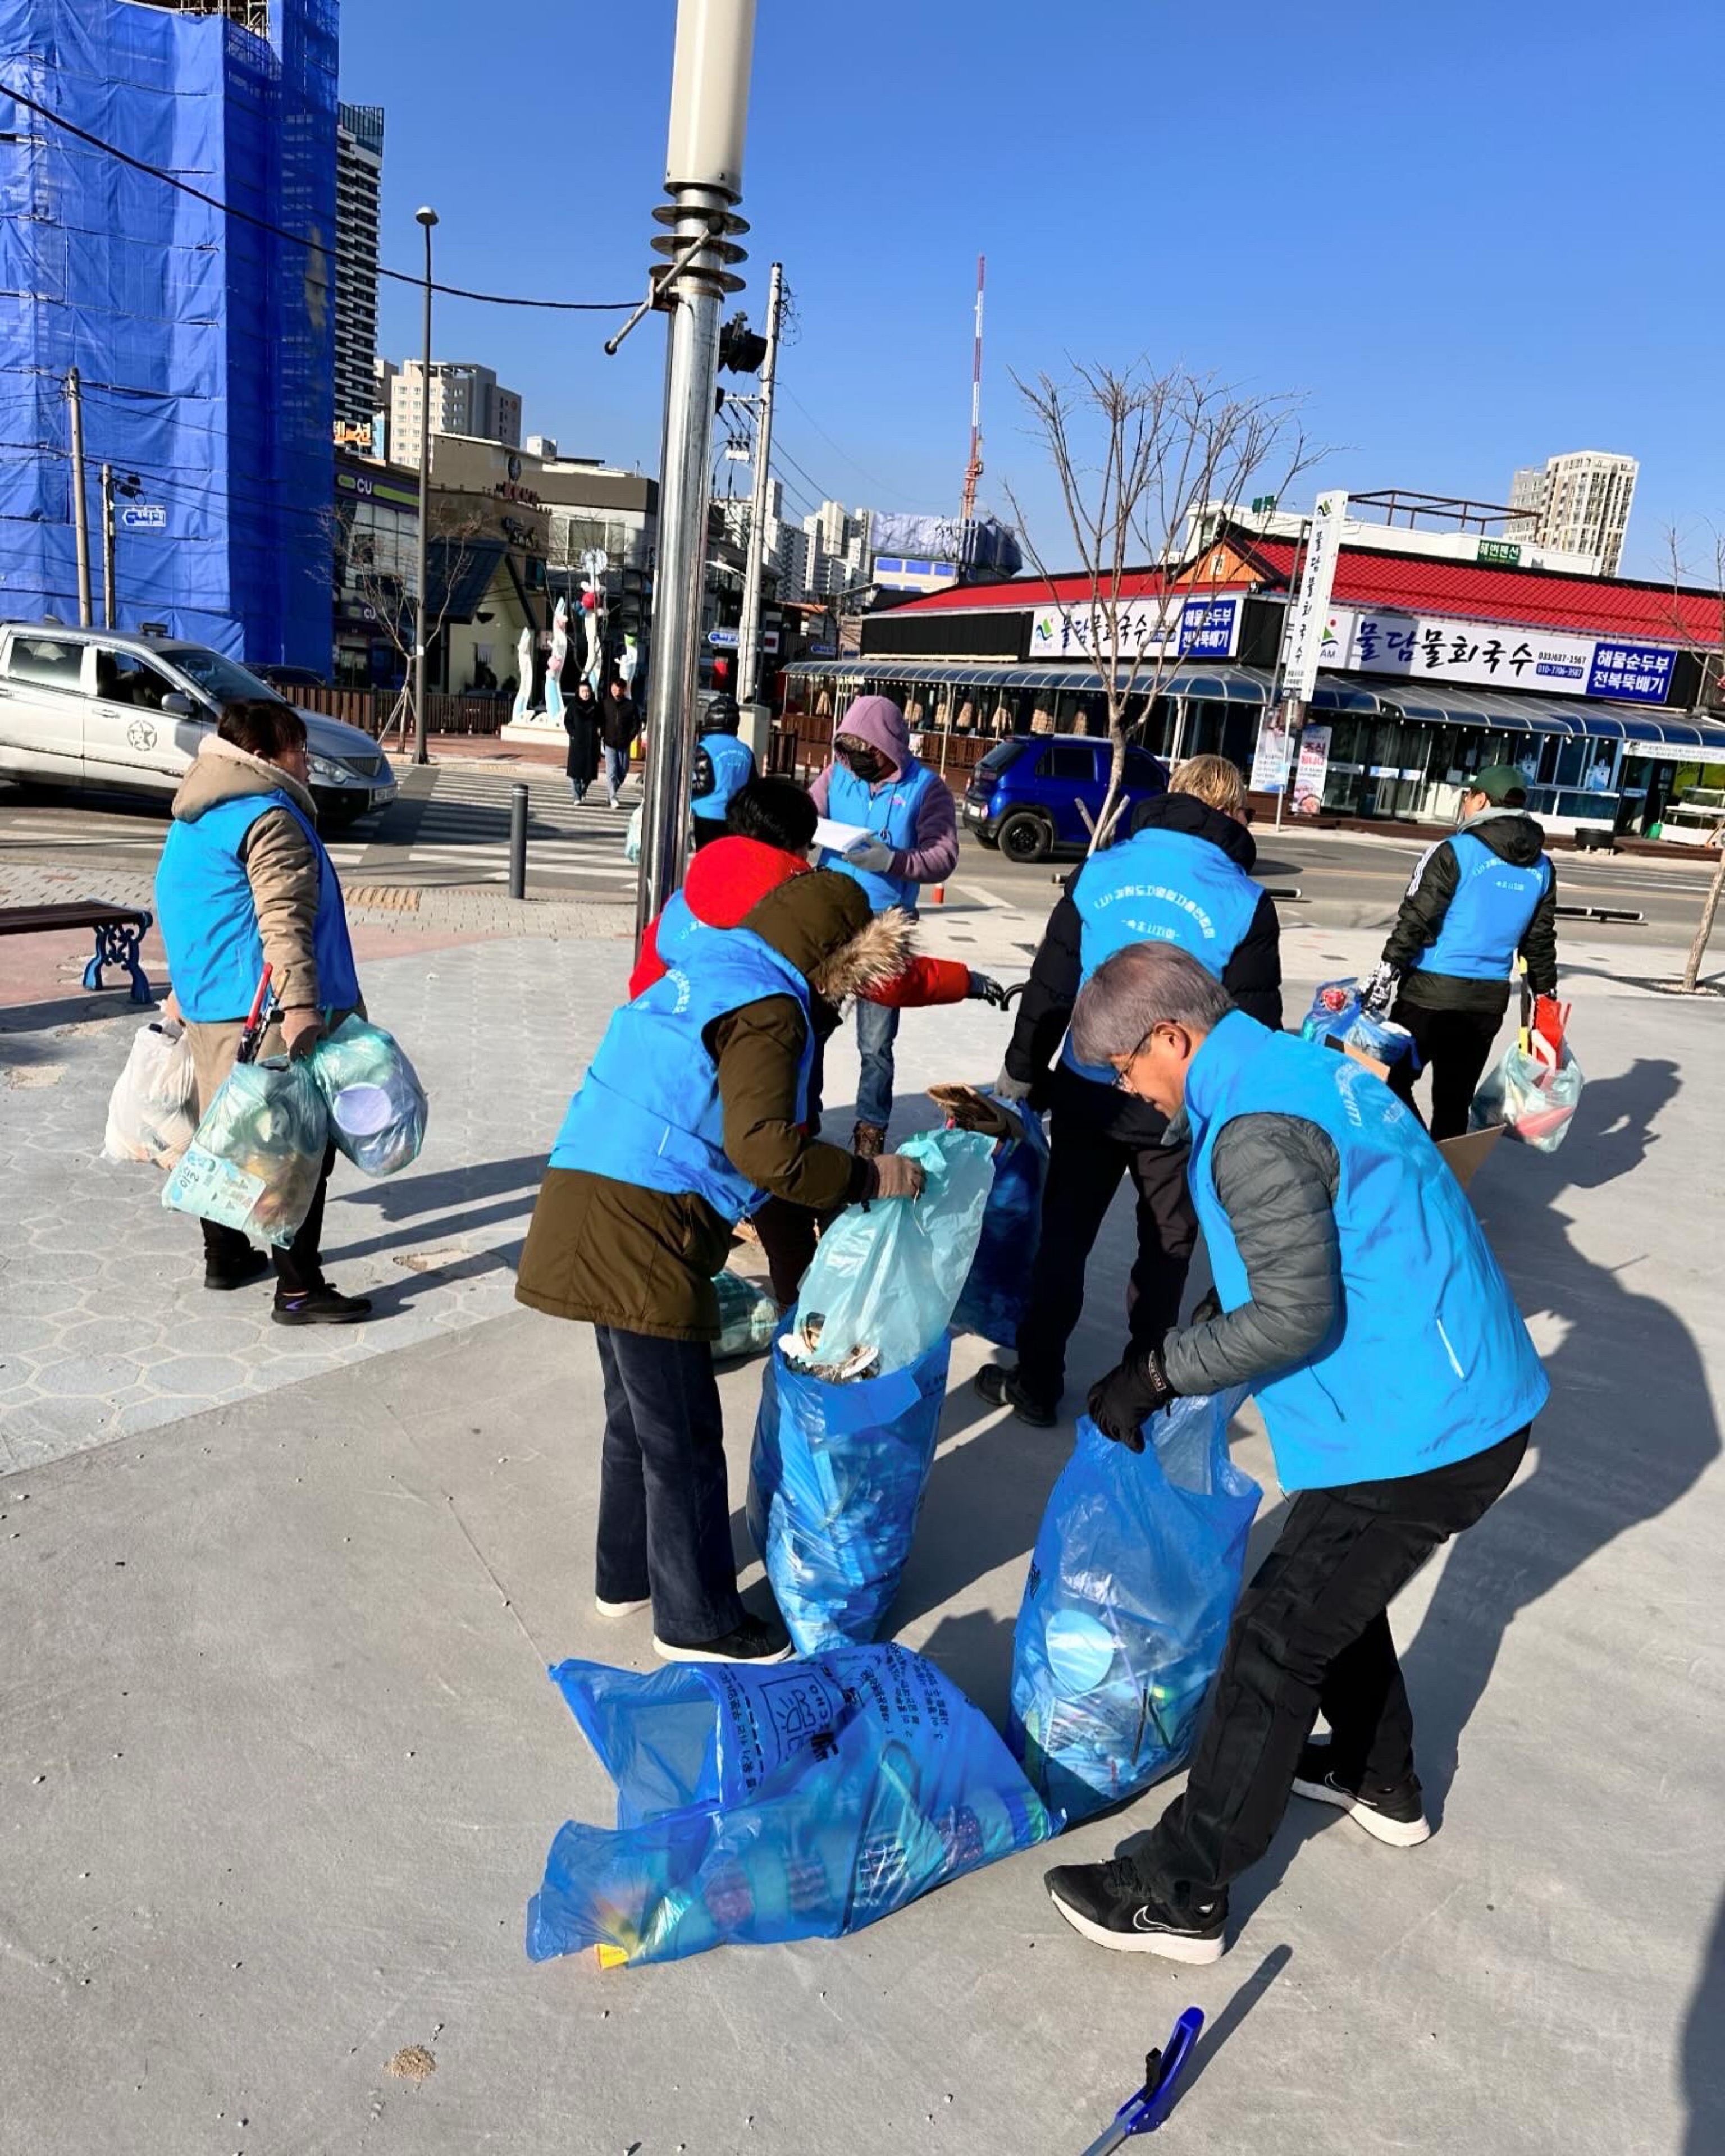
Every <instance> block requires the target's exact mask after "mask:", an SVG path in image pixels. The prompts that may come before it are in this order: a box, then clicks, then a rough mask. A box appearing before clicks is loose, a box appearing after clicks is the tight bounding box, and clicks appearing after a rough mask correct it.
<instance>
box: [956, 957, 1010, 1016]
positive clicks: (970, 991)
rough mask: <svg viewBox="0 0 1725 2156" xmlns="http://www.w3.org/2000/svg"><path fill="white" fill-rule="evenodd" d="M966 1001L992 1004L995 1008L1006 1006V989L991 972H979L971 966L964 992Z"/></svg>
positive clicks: (1001, 1008)
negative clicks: (968, 980)
mask: <svg viewBox="0 0 1725 2156" xmlns="http://www.w3.org/2000/svg"><path fill="white" fill-rule="evenodd" d="M964 998H965V1001H966V1002H967V1003H974V1004H993V1006H994V1008H995V1009H996V1010H1004V1009H1006V1008H1007V1001H1006V990H1005V989H1004V988H1002V987H1001V985H1000V983H999V981H997V980H995V979H994V978H993V975H992V974H988V973H978V972H977V970H976V969H975V968H974V967H973V968H971V973H970V986H969V987H968V988H967V989H966V990H965V992H964Z"/></svg>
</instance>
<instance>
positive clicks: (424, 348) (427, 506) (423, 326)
mask: <svg viewBox="0 0 1725 2156" xmlns="http://www.w3.org/2000/svg"><path fill="white" fill-rule="evenodd" d="M413 217H414V219H415V221H416V223H418V224H419V225H420V226H421V227H423V228H424V234H425V290H424V307H423V309H422V311H421V315H420V324H419V329H420V334H419V353H420V373H419V552H418V589H417V590H416V592H415V593H414V598H413V761H414V762H415V763H429V762H430V761H431V753H430V751H429V749H428V748H427V747H426V746H425V562H426V543H425V542H426V539H427V536H428V534H429V530H430V526H431V228H432V227H433V225H434V224H435V223H437V212H436V211H435V210H434V209H429V208H423V209H416V210H415V211H414V212H413Z"/></svg>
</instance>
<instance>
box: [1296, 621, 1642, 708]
mask: <svg viewBox="0 0 1725 2156" xmlns="http://www.w3.org/2000/svg"><path fill="white" fill-rule="evenodd" d="M1676 656H1677V654H1676V648H1675V646H1673V645H1671V644H1640V643H1635V644H1631V643H1626V642H1625V640H1624V639H1622V638H1621V637H1615V636H1568V635H1564V634H1562V633H1560V632H1558V631H1553V630H1551V629H1517V628H1516V627H1515V626H1514V624H1503V623H1498V624H1491V623H1486V622H1477V621H1456V620H1454V619H1450V618H1449V617H1447V616H1440V615H1431V614H1412V613H1392V612H1390V611H1389V610H1388V609H1385V608H1379V609H1378V611H1376V612H1371V613H1368V612H1367V611H1366V610H1365V609H1363V608H1354V607H1332V608H1330V610H1329V612H1328V613H1327V616H1326V618H1325V622H1324V633H1323V642H1322V647H1321V649H1320V652H1319V656H1318V664H1319V665H1321V666H1325V667H1329V668H1332V669H1334V670H1337V671H1338V672H1341V673H1348V674H1392V675H1405V676H1407V677H1408V678H1409V679H1410V680H1423V681H1425V680H1429V681H1459V682H1471V683H1473V684H1475V685H1478V686H1480V687H1483V688H1494V687H1495V688H1499V689H1502V688H1510V689H1532V690H1545V691H1546V692H1547V693H1548V695H1552V696H1610V697H1613V698H1615V699H1616V700H1617V701H1620V702H1623V703H1632V704H1662V703H1664V702H1665V701H1666V699H1667V698H1668V696H1670V694H1671V669H1672V666H1673V665H1674V664H1675V662H1676Z"/></svg>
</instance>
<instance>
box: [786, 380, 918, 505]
mask: <svg viewBox="0 0 1725 2156" xmlns="http://www.w3.org/2000/svg"><path fill="white" fill-rule="evenodd" d="M777 386H778V388H779V389H781V390H782V391H783V393H784V394H785V395H786V396H787V397H788V398H790V400H791V402H792V403H793V404H794V405H795V406H796V408H797V409H798V411H799V412H800V413H802V414H803V418H805V419H806V420H807V421H808V422H809V425H810V426H811V427H813V428H814V431H815V433H816V434H819V436H820V438H821V439H822V441H824V443H825V444H827V446H828V447H829V449H835V450H837V451H838V454H839V455H840V456H841V457H843V458H844V459H845V463H846V464H848V465H850V468H851V470H853V471H855V472H860V474H861V475H862V476H863V477H864V478H865V480H867V481H868V482H869V485H870V486H878V487H879V488H880V490H882V492H883V493H886V494H888V495H901V494H902V492H903V490H902V489H901V488H899V487H896V486H895V485H893V484H892V482H891V480H884V479H882V478H881V477H880V474H879V473H878V472H871V471H870V470H869V468H868V466H867V465H860V464H859V463H858V462H857V460H856V459H855V457H854V456H852V455H851V454H850V452H849V451H848V450H847V449H843V448H840V446H839V444H838V443H837V442H835V441H834V439H833V438H832V436H831V435H830V434H829V433H828V432H827V430H826V429H825V428H824V427H823V426H822V424H821V423H820V422H819V419H817V418H815V416H814V413H812V412H811V411H810V410H809V407H808V406H807V405H806V404H805V403H803V400H802V398H800V397H799V396H798V394H797V393H796V391H795V390H794V389H793V388H790V387H789V386H788V384H786V383H784V382H780V383H778V385H777Z"/></svg>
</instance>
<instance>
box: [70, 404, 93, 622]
mask: <svg viewBox="0 0 1725 2156" xmlns="http://www.w3.org/2000/svg"><path fill="white" fill-rule="evenodd" d="M66 403H67V404H68V405H69V407H70V410H71V423H72V530H73V532H74V536H75V540H76V544H77V549H78V626H79V627H80V629H88V628H89V627H90V504H89V502H88V500H86V498H85V490H84V398H83V393H82V388H81V385H80V382H79V379H78V370H77V368H76V367H68V368H67V369H66Z"/></svg>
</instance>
